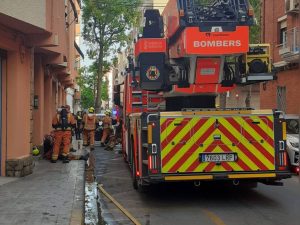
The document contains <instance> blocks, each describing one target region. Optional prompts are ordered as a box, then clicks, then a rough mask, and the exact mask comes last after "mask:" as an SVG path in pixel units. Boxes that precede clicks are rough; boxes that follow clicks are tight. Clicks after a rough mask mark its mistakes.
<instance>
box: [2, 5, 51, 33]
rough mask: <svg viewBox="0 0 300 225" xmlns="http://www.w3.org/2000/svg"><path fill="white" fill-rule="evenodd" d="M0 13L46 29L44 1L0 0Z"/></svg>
mask: <svg viewBox="0 0 300 225" xmlns="http://www.w3.org/2000/svg"><path fill="white" fill-rule="evenodd" d="M0 13H3V14H6V15H9V16H11V17H13V18H16V19H19V20H22V21H25V22H27V23H29V24H32V25H34V26H37V27H40V28H43V29H46V16H45V15H46V0H0Z"/></svg>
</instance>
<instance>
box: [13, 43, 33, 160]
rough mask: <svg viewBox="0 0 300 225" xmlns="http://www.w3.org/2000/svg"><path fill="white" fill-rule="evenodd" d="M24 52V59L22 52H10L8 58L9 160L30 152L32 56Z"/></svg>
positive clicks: (27, 51)
mask: <svg viewBox="0 0 300 225" xmlns="http://www.w3.org/2000/svg"><path fill="white" fill-rule="evenodd" d="M24 51H25V52H24V53H25V54H24V56H23V57H22V56H21V55H20V52H8V57H7V59H8V67H7V94H8V96H7V121H8V122H9V123H8V124H7V159H14V158H22V157H25V156H28V155H29V152H30V76H31V71H30V65H31V55H30V51H29V50H28V49H24ZM16 140H17V141H16Z"/></svg>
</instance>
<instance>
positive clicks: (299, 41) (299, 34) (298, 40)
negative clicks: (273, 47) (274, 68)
mask: <svg viewBox="0 0 300 225" xmlns="http://www.w3.org/2000/svg"><path fill="white" fill-rule="evenodd" d="M283 36H284V37H285V41H284V42H283V44H282V45H281V48H280V49H279V54H280V56H281V58H282V59H283V60H284V61H286V62H290V63H295V62H298V63H299V50H300V29H299V27H294V28H292V29H290V30H287V31H286V32H284V35H283Z"/></svg>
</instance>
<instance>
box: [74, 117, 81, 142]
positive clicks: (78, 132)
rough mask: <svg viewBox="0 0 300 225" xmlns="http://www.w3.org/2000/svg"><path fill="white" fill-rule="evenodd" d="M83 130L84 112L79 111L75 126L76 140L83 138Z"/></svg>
mask: <svg viewBox="0 0 300 225" xmlns="http://www.w3.org/2000/svg"><path fill="white" fill-rule="evenodd" d="M81 132H82V114H81V112H77V115H76V128H75V135H76V140H80V139H81Z"/></svg>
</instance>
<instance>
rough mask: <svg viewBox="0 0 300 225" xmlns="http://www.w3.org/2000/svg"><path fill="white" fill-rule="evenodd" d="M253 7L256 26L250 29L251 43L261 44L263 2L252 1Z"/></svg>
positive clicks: (259, 0) (258, 0)
mask: <svg viewBox="0 0 300 225" xmlns="http://www.w3.org/2000/svg"><path fill="white" fill-rule="evenodd" d="M249 2H250V4H251V6H252V7H253V10H254V14H255V19H256V21H257V23H256V25H253V26H251V27H250V43H252V44H258V43H260V42H261V26H260V22H261V0H250V1H249Z"/></svg>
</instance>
